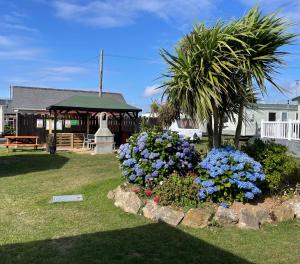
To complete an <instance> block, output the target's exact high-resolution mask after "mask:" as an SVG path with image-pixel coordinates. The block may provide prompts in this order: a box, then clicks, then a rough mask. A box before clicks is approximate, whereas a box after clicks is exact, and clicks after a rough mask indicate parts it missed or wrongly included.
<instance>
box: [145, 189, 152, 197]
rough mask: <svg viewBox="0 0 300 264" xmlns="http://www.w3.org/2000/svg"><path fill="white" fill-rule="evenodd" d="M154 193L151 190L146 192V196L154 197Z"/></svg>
mask: <svg viewBox="0 0 300 264" xmlns="http://www.w3.org/2000/svg"><path fill="white" fill-rule="evenodd" d="M152 193H153V192H152V191H151V190H145V194H146V195H147V196H151V195H152Z"/></svg>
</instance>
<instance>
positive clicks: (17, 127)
mask: <svg viewBox="0 0 300 264" xmlns="http://www.w3.org/2000/svg"><path fill="white" fill-rule="evenodd" d="M18 135H19V111H18V110H17V113H16V136H18Z"/></svg>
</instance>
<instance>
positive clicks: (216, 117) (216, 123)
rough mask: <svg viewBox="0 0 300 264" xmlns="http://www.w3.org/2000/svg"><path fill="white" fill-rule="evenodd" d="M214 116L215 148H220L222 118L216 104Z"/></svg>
mask: <svg viewBox="0 0 300 264" xmlns="http://www.w3.org/2000/svg"><path fill="white" fill-rule="evenodd" d="M213 118H214V131H213V135H214V142H213V146H214V148H218V147H220V139H219V120H220V118H219V113H218V110H217V108H216V107H215V106H214V107H213Z"/></svg>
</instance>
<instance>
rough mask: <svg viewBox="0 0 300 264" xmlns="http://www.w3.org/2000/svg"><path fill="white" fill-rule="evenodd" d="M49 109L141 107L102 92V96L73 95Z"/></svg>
mask: <svg viewBox="0 0 300 264" xmlns="http://www.w3.org/2000/svg"><path fill="white" fill-rule="evenodd" d="M48 109H49V110H83V111H91V112H100V111H116V112H140V111H142V109H139V108H136V107H134V106H132V105H129V104H127V103H126V102H125V101H124V102H121V101H120V100H117V99H116V98H114V97H112V96H108V95H107V94H102V96H101V97H100V96H86V95H75V96H72V97H70V98H68V99H66V100H63V101H61V102H59V103H56V104H54V105H51V106H49V107H48Z"/></svg>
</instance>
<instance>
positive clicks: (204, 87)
mask: <svg viewBox="0 0 300 264" xmlns="http://www.w3.org/2000/svg"><path fill="white" fill-rule="evenodd" d="M288 27H289V25H288V24H287V23H286V22H285V21H284V20H283V19H281V18H277V16H276V14H271V15H268V16H262V14H261V12H260V11H259V9H258V8H257V7H254V8H253V9H252V10H250V11H249V13H248V14H247V15H246V16H245V17H244V18H242V19H240V20H236V21H233V22H230V23H228V24H224V23H220V22H218V23H216V25H214V26H213V27H211V28H207V27H205V26H204V25H203V24H200V25H197V26H195V27H194V29H193V31H192V32H191V33H190V34H188V35H187V36H186V37H185V38H184V39H183V40H182V41H181V42H180V43H179V45H178V47H177V48H176V49H175V55H172V54H171V53H169V52H167V51H166V50H162V52H161V56H162V57H163V59H164V60H165V61H166V62H167V64H168V71H167V73H166V74H164V75H163V77H165V78H166V81H165V82H164V83H163V85H162V87H163V88H164V89H165V91H164V94H163V96H165V97H166V98H167V101H168V102H171V103H172V104H175V103H176V104H177V105H178V107H179V108H180V110H181V111H182V112H183V113H185V114H187V115H189V116H190V117H192V118H195V119H197V120H198V121H205V120H206V121H207V124H208V126H207V128H208V134H209V141H210V144H211V146H214V147H219V146H220V145H221V135H222V129H223V120H224V116H225V115H227V116H229V117H232V116H233V115H234V114H238V117H239V118H238V123H237V129H236V137H235V144H236V146H237V145H238V142H239V137H240V134H241V127H242V122H243V120H244V118H243V113H244V108H245V106H246V105H247V104H250V103H253V101H255V97H254V91H255V89H254V88H255V87H256V86H257V87H258V88H259V91H260V93H261V94H262V95H264V94H265V92H266V86H265V82H266V81H268V82H269V83H271V84H272V85H273V86H274V87H276V88H277V89H280V87H279V86H278V85H277V84H276V83H275V82H274V81H273V74H274V73H275V72H276V67H277V66H278V65H280V64H282V63H283V61H282V59H281V57H282V55H284V54H285V53H284V52H282V51H279V48H280V47H282V46H284V45H286V44H289V43H290V41H291V39H292V38H293V37H294V36H295V35H293V34H290V33H286V29H287V28H288Z"/></svg>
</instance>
